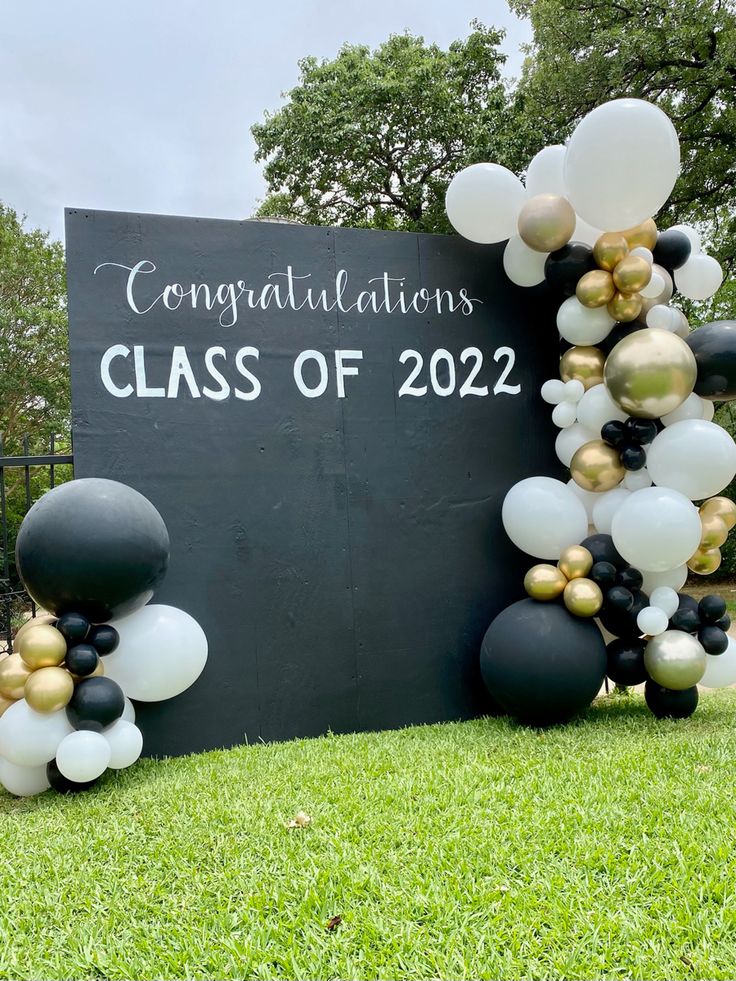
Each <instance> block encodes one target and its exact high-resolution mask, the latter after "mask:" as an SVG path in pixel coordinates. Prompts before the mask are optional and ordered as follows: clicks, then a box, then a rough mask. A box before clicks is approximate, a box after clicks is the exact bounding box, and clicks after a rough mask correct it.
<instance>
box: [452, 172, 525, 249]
mask: <svg viewBox="0 0 736 981" xmlns="http://www.w3.org/2000/svg"><path fill="white" fill-rule="evenodd" d="M525 202H526V191H525V190H524V185H523V184H522V183H521V181H520V180H519V178H518V177H517V176H516V174H512V173H511V171H510V170H507V169H506V167H501V166H500V165H499V164H494V163H477V164H472V165H471V166H470V167H466V168H465V169H464V170H461V171H460V173H459V174H455V176H454V177H453V178H452V180H451V181H450V185H449V187H448V188H447V195H446V196H445V207H446V209H447V217H448V218H449V219H450V222H451V223H452V226H453V228H454V229H455V231H457V232H459V233H460V235H462V236H463V237H464V238H469V239H470V241H471V242H480V243H481V244H483V245H490V244H491V243H492V242H503V240H504V239H507V238H511V236H512V235H515V234H516V223H517V221H518V218H519V212H520V211H521V209H522V208H523V207H524V203H525Z"/></svg>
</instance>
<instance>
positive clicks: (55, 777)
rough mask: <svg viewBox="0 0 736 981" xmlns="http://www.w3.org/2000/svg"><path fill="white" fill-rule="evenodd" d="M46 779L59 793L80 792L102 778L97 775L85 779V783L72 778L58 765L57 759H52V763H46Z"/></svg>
mask: <svg viewBox="0 0 736 981" xmlns="http://www.w3.org/2000/svg"><path fill="white" fill-rule="evenodd" d="M46 779H47V780H48V782H49V783H50V784H51V787H52V788H53V789H54V790H55V791H56V792H57V793H59V794H78V793H80V791H82V790H88V789H89V788H90V787H93V786H94V785H95V784H96V783H97V781H98V780H99V779H100V778H99V777H95V778H94V780H85V781H84V782H83V783H80V782H79V781H78V780H70V779H69V777H65V776H64V774H63V773H62V772H61V770H60V769H59V767H58V766H57V765H56V760H51V762H50V763H47V764H46Z"/></svg>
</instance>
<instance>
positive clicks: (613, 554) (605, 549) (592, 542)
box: [580, 535, 629, 569]
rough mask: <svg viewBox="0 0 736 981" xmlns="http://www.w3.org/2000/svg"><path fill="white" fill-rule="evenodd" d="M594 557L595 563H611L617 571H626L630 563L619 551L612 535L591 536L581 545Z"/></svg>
mask: <svg viewBox="0 0 736 981" xmlns="http://www.w3.org/2000/svg"><path fill="white" fill-rule="evenodd" d="M580 544H581V545H582V546H583V547H584V548H587V549H588V551H589V552H590V554H591V555H592V556H593V561H594V562H610V563H611V564H612V565H615V566H616V568H617V569H625V568H627V567H628V564H629V563H628V562H627V561H626V559H625V558H623V557H622V556H621V555H620V554H619V552H618V551H617V549H616V547H615V545H614V544H613V539H612V538H611V536H610V535H589V536H588V537H587V538H586V539H585V540H584V541H582V542H581V543H580Z"/></svg>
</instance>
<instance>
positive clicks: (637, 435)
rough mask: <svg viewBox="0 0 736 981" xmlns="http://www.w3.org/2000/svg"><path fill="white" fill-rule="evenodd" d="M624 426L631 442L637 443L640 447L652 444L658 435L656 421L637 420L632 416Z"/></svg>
mask: <svg viewBox="0 0 736 981" xmlns="http://www.w3.org/2000/svg"><path fill="white" fill-rule="evenodd" d="M624 426H625V427H626V433H627V436H628V440H629V442H631V443H637V444H638V445H639V446H644V445H645V444H646V443H651V442H652V440H653V439H654V437H655V436H656V435H657V423H656V422H655V421H654V419H637V418H636V416H630V417H629V418H628V419H627V420H626V422H625V423H624Z"/></svg>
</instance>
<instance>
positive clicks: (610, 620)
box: [598, 586, 649, 638]
mask: <svg viewBox="0 0 736 981" xmlns="http://www.w3.org/2000/svg"><path fill="white" fill-rule="evenodd" d="M613 588H614V589H620V588H623V587H619V586H614V587H613ZM610 592H611V590H609V593H610ZM645 606H649V597H648V596H647V594H646V593H643V592H642V591H641V590H637V591H636V592H635V593H634V605H633V606H632V607H631V609H630V610H624V609H621V608H620V607H616V606H609V605H608V604H607V603H604V604H603V608H602V609H601V611H600V613H599V614H598V616H599V618H600V621H601V623H602V624H603V626H604V627H605V628H606V630H607V631H608V632H609V633H611V634H613V635H614V637H621V638H635V637H639V636H641V630H639V627H638V626H637V623H636V618H637V617H638V616H639V614H640V613H641V611H642V610H643V609H644V607H645Z"/></svg>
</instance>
